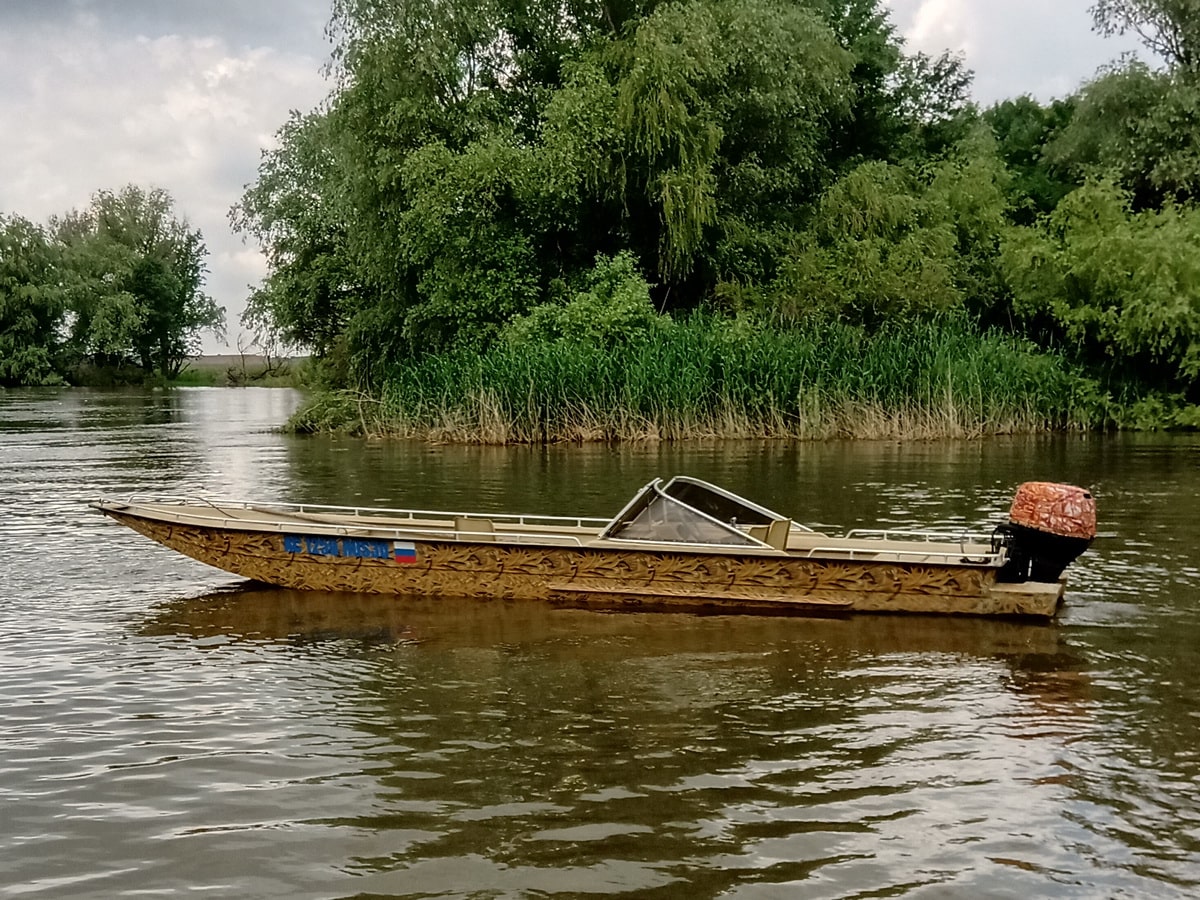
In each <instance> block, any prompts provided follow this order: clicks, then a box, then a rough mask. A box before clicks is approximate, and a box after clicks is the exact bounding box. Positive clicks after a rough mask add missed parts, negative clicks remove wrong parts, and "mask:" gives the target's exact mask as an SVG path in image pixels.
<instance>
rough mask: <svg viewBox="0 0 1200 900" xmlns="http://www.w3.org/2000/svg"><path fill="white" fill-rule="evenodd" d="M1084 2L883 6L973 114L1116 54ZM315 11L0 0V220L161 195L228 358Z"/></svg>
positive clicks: (322, 15)
mask: <svg viewBox="0 0 1200 900" xmlns="http://www.w3.org/2000/svg"><path fill="white" fill-rule="evenodd" d="M1091 2H1092V0H885V3H886V4H887V6H888V7H889V8H890V9H891V14H892V19H893V21H894V23H895V24H896V27H897V29H898V31H899V32H900V33H901V34H902V35H903V36H904V37H905V40H906V43H907V46H908V48H909V49H910V50H920V51H924V52H927V53H933V54H937V53H941V52H942V51H943V50H953V51H957V52H961V53H962V54H963V55H964V56H965V59H966V63H967V66H968V67H969V68H971V69H972V70H974V72H975V76H976V77H975V86H974V96H975V99H976V100H977V101H978V102H980V103H981V104H984V105H987V104H990V103H993V102H995V101H997V100H1002V99H1004V98H1006V97H1015V96H1019V95H1021V94H1032V95H1033V96H1035V97H1037V98H1038V99H1040V100H1043V101H1045V100H1049V99H1051V98H1052V97H1062V96H1065V95H1067V94H1069V93H1071V92H1072V91H1073V90H1074V89H1075V88H1076V87H1078V86H1079V84H1080V83H1082V82H1083V81H1084V80H1086V79H1088V78H1090V77H1091V76H1092V75H1094V74H1095V72H1096V70H1097V69H1098V68H1099V67H1100V66H1102V65H1104V64H1105V63H1107V62H1110V61H1112V60H1114V59H1116V58H1117V57H1119V56H1120V55H1121V54H1122V53H1123V52H1127V51H1130V50H1133V49H1134V48H1135V45H1134V44H1133V43H1132V42H1131V41H1129V40H1122V39H1110V40H1105V39H1104V38H1101V37H1100V36H1098V35H1096V34H1095V33H1093V31H1092V30H1091V16H1090V14H1089V13H1088V8H1089V6H1090V5H1091ZM328 14H329V0H204V2H195V0H0V84H2V85H3V89H2V90H0V213H2V214H6V215H14V214H16V215H22V216H24V217H25V218H27V219H31V220H32V221H34V222H39V223H42V224H44V223H45V222H46V221H48V220H49V218H50V217H51V216H55V215H60V216H61V215H63V214H65V213H67V212H69V211H71V210H73V209H81V208H83V207H85V206H87V204H88V202H89V200H90V198H91V196H92V195H93V194H94V193H95V192H96V191H98V190H111V191H117V190H119V189H120V188H121V187H123V186H124V185H126V184H131V183H132V184H137V185H139V186H141V187H143V188H151V187H161V188H165V189H166V190H167V191H168V192H169V193H170V194H171V196H172V197H173V198H174V199H175V210H176V214H177V216H178V217H180V218H184V219H186V220H187V221H188V223H189V224H190V225H191V226H192V227H193V228H198V229H200V231H201V232H202V234H203V235H204V239H205V243H206V244H207V246H208V249H209V258H208V269H209V275H208V279H207V283H206V289H207V292H208V293H209V294H211V295H212V296H213V297H214V298H215V299H216V301H217V302H218V303H219V304H220V305H222V306H224V307H225V308H226V310H227V314H228V337H227V343H226V344H221V343H218V342H217V341H216V340H215V339H214V338H212V337H211V336H210V337H208V338H206V340H205V343H204V349H205V352H207V353H221V352H230V351H236V350H238V349H239V343H240V344H241V345H242V346H247V345H248V344H249V342H250V340H251V337H252V336H251V335H249V334H248V333H246V332H245V330H244V329H243V328H241V326H240V324H239V321H238V319H239V316H240V315H241V311H242V309H243V308H244V306H245V298H246V296H247V295H248V293H249V291H250V288H251V286H253V285H255V284H257V283H258V282H259V281H260V279H261V278H262V277H263V276H264V275H265V273H266V265H265V262H264V260H263V257H262V255H261V253H260V252H259V250H258V247H257V246H256V245H255V244H253V243H252V242H251V243H247V242H246V241H244V240H243V238H242V236H240V235H238V234H235V233H234V232H233V230H232V228H231V227H230V225H229V220H228V213H229V209H230V207H232V206H233V205H234V204H235V203H236V202H237V201H238V199H239V198H240V197H241V195H242V192H243V190H244V188H245V186H246V185H247V184H248V183H250V182H252V181H253V180H254V178H255V174H256V171H257V167H258V162H259V159H260V157H261V154H262V151H263V150H264V149H268V148H270V147H271V146H273V141H274V135H275V132H276V130H277V129H278V128H279V127H280V126H281V125H282V124H283V123H284V121H285V120H286V119H287V116H288V113H289V111H290V110H293V109H295V110H300V111H302V112H308V111H309V110H311V109H313V108H314V107H316V106H317V105H318V104H319V103H320V102H321V101H322V100H323V99H324V98H325V97H326V96H327V94H328V92H329V89H330V85H329V82H328V81H327V80H326V78H325V76H324V74H323V69H324V66H325V64H326V62H327V61H328V58H329V54H330V50H331V47H330V45H329V43H328V40H327V38H326V36H325V25H326V21H327V19H328Z"/></svg>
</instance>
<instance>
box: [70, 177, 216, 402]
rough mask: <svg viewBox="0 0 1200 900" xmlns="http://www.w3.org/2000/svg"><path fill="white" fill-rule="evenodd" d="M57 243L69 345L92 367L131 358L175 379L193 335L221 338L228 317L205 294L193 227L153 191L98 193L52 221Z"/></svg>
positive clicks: (199, 242) (202, 253) (194, 344)
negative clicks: (67, 309)
mask: <svg viewBox="0 0 1200 900" xmlns="http://www.w3.org/2000/svg"><path fill="white" fill-rule="evenodd" d="M51 224H52V228H53V229H54V232H55V234H56V237H57V238H58V240H59V241H60V242H61V243H62V245H63V253H64V256H63V259H64V271H65V272H66V274H67V277H66V289H67V297H68V303H69V305H70V309H71V312H72V323H71V344H72V346H73V348H74V350H75V351H76V352H77V353H78V354H79V355H80V356H81V357H83V358H86V359H88V360H90V361H91V362H93V363H95V364H98V365H121V364H124V363H127V362H132V363H134V364H136V365H139V366H140V367H141V368H142V370H143V371H144V372H146V373H147V374H150V373H153V372H155V371H157V372H158V373H159V374H160V375H162V377H164V378H172V377H174V376H176V375H178V374H179V371H180V369H181V368H182V366H183V364H184V362H185V361H186V360H187V358H188V357H189V356H192V355H195V354H196V353H198V352H199V344H200V333H201V332H202V331H204V330H206V329H208V330H212V331H214V332H217V333H218V334H219V333H221V331H222V329H223V327H224V320H225V312H224V310H223V309H222V308H221V307H219V306H217V304H216V303H215V302H214V301H213V299H212V298H211V297H209V296H208V295H207V294H205V293H204V292H203V287H204V276H205V274H206V269H205V266H204V261H205V257H206V256H207V255H208V250H207V248H206V247H205V246H204V241H203V238H202V237H201V234H200V232H199V231H196V230H193V229H191V228H190V227H189V226H188V224H187V222H186V220H180V219H177V218H176V217H175V213H174V201H173V200H172V199H171V197H170V195H169V194H168V193H167V192H166V191H164V190H162V189H159V188H155V189H152V190H150V191H145V190H143V189H141V188H138V187H135V186H133V185H129V186H127V187H125V188H123V189H122V190H121V191H120V192H118V193H116V194H114V193H111V192H108V191H101V192H99V193H97V194H96V195H95V196H94V197H93V198H92V202H91V204H90V205H89V206H88V208H87V209H85V210H83V211H75V212H72V213H70V214H68V215H67V216H65V217H63V218H62V219H58V220H54V221H53V222H52V223H51Z"/></svg>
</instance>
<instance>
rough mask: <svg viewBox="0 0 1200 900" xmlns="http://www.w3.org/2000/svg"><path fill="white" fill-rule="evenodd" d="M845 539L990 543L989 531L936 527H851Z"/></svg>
mask: <svg viewBox="0 0 1200 900" xmlns="http://www.w3.org/2000/svg"><path fill="white" fill-rule="evenodd" d="M846 540H872V541H903V540H908V541H912V540H919V541H925V542H927V543H934V542H937V543H942V544H959V545H960V546H965V545H966V544H990V543H991V541H992V535H991V533H990V532H978V531H939V530H937V529H936V528H853V529H851V530H850V531H847V532H846Z"/></svg>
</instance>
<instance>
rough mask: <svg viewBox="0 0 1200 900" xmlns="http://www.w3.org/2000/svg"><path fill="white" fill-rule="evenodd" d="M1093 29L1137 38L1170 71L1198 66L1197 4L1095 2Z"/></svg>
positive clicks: (1181, 0) (1195, 0) (1188, 0)
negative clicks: (1129, 34) (1170, 69)
mask: <svg viewBox="0 0 1200 900" xmlns="http://www.w3.org/2000/svg"><path fill="white" fill-rule="evenodd" d="M1092 19H1093V21H1094V22H1095V23H1096V29H1097V30H1098V31H1099V32H1100V33H1101V34H1104V35H1109V36H1111V35H1114V34H1126V33H1129V32H1132V33H1134V34H1136V35H1137V36H1138V37H1139V38H1141V41H1142V43H1143V44H1145V45H1146V47H1147V48H1148V49H1150V50H1152V51H1153V52H1154V53H1156V54H1157V55H1158V56H1160V57H1161V58H1162V59H1163V60H1165V61H1166V63H1167V65H1168V66H1169V67H1171V68H1176V67H1182V68H1185V69H1195V68H1196V67H1197V66H1198V65H1200V0H1097V2H1096V3H1095V4H1094V5H1093V6H1092Z"/></svg>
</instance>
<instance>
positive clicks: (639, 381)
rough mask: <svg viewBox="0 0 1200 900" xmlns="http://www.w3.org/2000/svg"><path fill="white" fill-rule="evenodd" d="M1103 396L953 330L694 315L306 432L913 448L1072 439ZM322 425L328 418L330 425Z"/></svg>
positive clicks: (992, 336) (401, 387)
mask: <svg viewBox="0 0 1200 900" xmlns="http://www.w3.org/2000/svg"><path fill="white" fill-rule="evenodd" d="M1094 395H1095V391H1094V389H1093V385H1092V384H1091V382H1088V381H1087V380H1085V379H1084V378H1082V377H1081V376H1079V375H1078V374H1076V373H1074V372H1073V371H1072V370H1071V368H1070V367H1069V365H1068V364H1067V363H1066V362H1065V361H1064V360H1063V359H1062V358H1061V357H1059V356H1055V355H1048V354H1046V353H1044V352H1042V351H1039V350H1037V349H1036V348H1034V347H1033V346H1032V345H1029V344H1026V343H1023V342H1020V341H1018V340H1016V339H1013V338H1011V337H1008V336H1003V335H1001V334H999V333H995V332H988V333H980V332H978V331H976V330H974V329H973V328H972V327H971V326H970V324H969V323H967V322H964V321H961V320H958V319H945V320H936V321H910V322H904V323H895V324H891V325H888V326H885V327H884V328H883V329H882V330H880V331H878V332H876V333H874V334H867V333H865V332H864V331H862V330H861V329H858V328H853V327H849V326H846V325H840V324H837V323H821V324H813V325H809V326H807V327H805V328H803V329H800V330H791V331H782V332H781V331H773V330H766V329H757V328H754V327H751V326H749V325H747V324H746V323H744V322H736V321H730V320H726V319H719V318H714V317H709V316H700V315H697V316H693V317H692V318H690V319H688V320H686V321H683V322H679V323H675V324H674V325H672V326H671V327H669V328H667V329H665V330H664V331H663V332H662V333H661V334H660V335H658V336H657V337H656V338H655V339H653V340H643V341H640V342H636V343H618V344H616V345H614V346H595V345H590V344H579V343H572V342H565V341H558V342H534V343H526V344H519V345H514V344H504V343H498V344H496V345H495V346H493V347H492V348H491V349H489V350H488V351H486V352H484V353H482V354H478V353H470V352H466V351H456V352H451V353H445V354H441V355H436V356H428V357H425V358H421V359H417V360H413V361H410V362H408V363H405V364H403V365H401V366H399V367H397V368H396V369H395V370H394V371H393V372H392V373H391V374H390V377H389V379H388V381H387V384H386V385H385V386H384V388H383V390H382V391H381V393H380V395H379V396H378V397H372V398H366V397H363V396H361V395H358V396H355V395H348V394H345V395H342V396H341V397H340V398H339V399H337V400H336V401H335V400H332V399H331V398H326V399H325V401H324V402H325V403H326V404H329V403H331V402H332V403H333V405H334V407H335V408H336V407H337V406H338V404H341V405H342V407H353V409H347V408H341V409H340V411H336V409H335V413H331V412H330V408H329V407H328V406H326V407H322V408H312V409H309V410H305V411H303V412H302V413H301V414H300V416H299V417H298V418H297V420H296V422H295V426H296V427H297V428H298V429H299V430H318V429H320V428H322V427H323V424H322V423H326V424H328V423H329V422H330V421H333V420H339V419H340V420H341V422H342V425H343V426H348V427H349V428H351V430H356V431H361V432H368V433H379V434H391V435H397V436H405V437H419V438H426V439H431V440H438V441H457V442H479V443H523V442H543V441H611V440H647V439H658V440H682V439H687V438H693V437H739V438H742V437H767V438H772V437H793V438H801V439H819V438H828V437H854V438H905V437H950V436H953V437H970V436H977V435H984V434H997V433H1011V432H1033V431H1042V430H1049V429H1074V428H1084V427H1090V426H1092V425H1095V424H1097V423H1098V417H1099V416H1100V412H1099V411H1098V410H1097V408H1096V404H1095V403H1094V402H1093V401H1092V399H1091V398H1092V397H1094ZM323 417H324V418H323Z"/></svg>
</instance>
